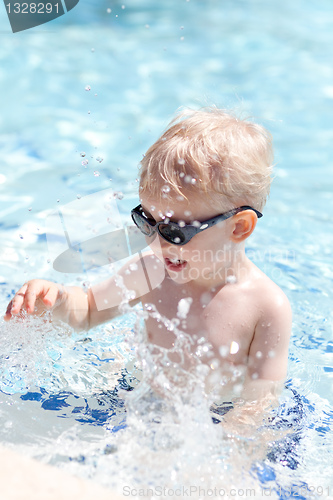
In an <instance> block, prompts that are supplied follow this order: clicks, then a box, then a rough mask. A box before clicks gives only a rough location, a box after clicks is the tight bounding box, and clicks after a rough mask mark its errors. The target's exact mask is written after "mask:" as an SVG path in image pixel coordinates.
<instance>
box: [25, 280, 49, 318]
mask: <svg viewBox="0 0 333 500" xmlns="http://www.w3.org/2000/svg"><path fill="white" fill-rule="evenodd" d="M43 291H44V284H40V283H38V282H33V281H32V282H29V283H28V287H27V290H26V292H25V295H24V302H23V305H24V307H25V310H26V311H27V313H33V312H34V310H35V304H36V300H37V298H38V297H40V295H42V294H43Z"/></svg>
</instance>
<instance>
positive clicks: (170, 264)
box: [164, 257, 187, 272]
mask: <svg viewBox="0 0 333 500" xmlns="http://www.w3.org/2000/svg"><path fill="white" fill-rule="evenodd" d="M164 262H165V265H166V267H167V268H168V269H170V270H171V271H178V272H179V271H182V270H183V269H184V267H186V265H187V261H186V260H181V259H169V258H168V257H165V259H164Z"/></svg>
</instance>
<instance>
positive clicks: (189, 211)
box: [184, 210, 192, 217]
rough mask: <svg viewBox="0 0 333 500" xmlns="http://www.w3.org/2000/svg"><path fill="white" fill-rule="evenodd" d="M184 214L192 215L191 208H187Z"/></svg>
mask: <svg viewBox="0 0 333 500" xmlns="http://www.w3.org/2000/svg"><path fill="white" fill-rule="evenodd" d="M184 215H186V217H189V216H190V215H192V212H191V210H185V212H184Z"/></svg>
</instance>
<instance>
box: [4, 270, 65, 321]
mask: <svg viewBox="0 0 333 500" xmlns="http://www.w3.org/2000/svg"><path fill="white" fill-rule="evenodd" d="M62 294H63V288H62V287H61V286H59V285H57V284H56V283H53V282H52V281H45V280H38V279H37V280H31V281H28V282H27V283H25V284H24V285H23V286H22V287H21V288H20V289H19V290H18V292H16V294H15V295H14V297H13V298H12V300H11V301H10V302H9V304H8V306H7V311H6V314H5V316H4V320H5V321H9V320H10V319H11V318H12V316H16V315H17V314H19V313H20V311H22V309H25V310H26V312H27V313H28V314H33V313H36V314H40V313H41V312H43V311H45V309H51V308H52V307H54V306H55V305H56V303H59V302H60V299H61V297H62ZM57 305H58V304H57Z"/></svg>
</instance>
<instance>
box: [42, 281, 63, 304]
mask: <svg viewBox="0 0 333 500" xmlns="http://www.w3.org/2000/svg"><path fill="white" fill-rule="evenodd" d="M58 295H59V289H58V287H57V286H54V285H52V286H50V288H49V289H48V290H47V292H46V294H45V295H44V297H43V302H44V304H45V305H46V306H47V307H53V306H54V304H55V303H56V300H57V298H58Z"/></svg>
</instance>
